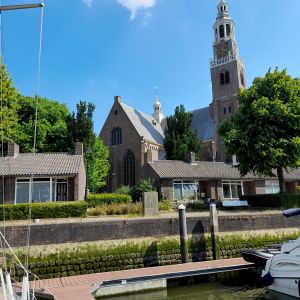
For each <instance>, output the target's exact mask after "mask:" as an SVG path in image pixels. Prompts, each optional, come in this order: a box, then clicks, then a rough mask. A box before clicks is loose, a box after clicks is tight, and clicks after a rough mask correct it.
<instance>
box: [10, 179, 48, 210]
mask: <svg viewBox="0 0 300 300" xmlns="http://www.w3.org/2000/svg"><path fill="white" fill-rule="evenodd" d="M39 178H47V179H48V178H49V181H33V180H34V179H39ZM18 180H28V181H24V183H25V182H26V183H29V199H28V202H26V203H32V185H33V183H39V182H49V185H50V199H49V201H48V202H53V201H52V180H53V179H52V177H47V176H43V177H16V181H15V201H14V203H15V204H18V203H17V185H18ZM19 183H20V184H22V182H19Z"/></svg>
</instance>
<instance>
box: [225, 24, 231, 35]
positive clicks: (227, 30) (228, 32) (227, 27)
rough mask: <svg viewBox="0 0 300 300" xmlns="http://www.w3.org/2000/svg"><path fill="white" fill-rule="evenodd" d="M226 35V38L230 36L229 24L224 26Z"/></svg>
mask: <svg viewBox="0 0 300 300" xmlns="http://www.w3.org/2000/svg"><path fill="white" fill-rule="evenodd" d="M226 34H227V36H230V34H231V27H230V24H226Z"/></svg>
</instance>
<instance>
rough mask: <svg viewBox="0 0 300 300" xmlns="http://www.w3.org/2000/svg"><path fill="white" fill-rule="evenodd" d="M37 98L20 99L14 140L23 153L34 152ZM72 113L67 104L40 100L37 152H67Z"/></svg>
mask: <svg viewBox="0 0 300 300" xmlns="http://www.w3.org/2000/svg"><path fill="white" fill-rule="evenodd" d="M36 103H37V101H36V98H32V97H24V96H23V97H20V100H19V109H18V117H19V120H18V125H17V128H16V130H15V133H14V140H15V142H16V143H17V144H19V146H20V148H21V151H22V152H25V153H26V152H32V150H33V139H34V123H35V110H36ZM69 117H70V112H69V110H68V108H67V106H66V105H65V104H61V103H59V102H57V101H54V100H49V99H46V98H39V99H38V118H37V120H38V121H37V137H36V151H37V152H63V151H67V150H68V149H67V146H68V143H67V141H66V138H67V120H68V119H69Z"/></svg>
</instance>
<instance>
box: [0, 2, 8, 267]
mask: <svg viewBox="0 0 300 300" xmlns="http://www.w3.org/2000/svg"><path fill="white" fill-rule="evenodd" d="M0 5H2V0H0ZM0 44H1V45H0V77H1V78H0V101H1V105H0V106H1V107H0V109H1V114H0V117H1V119H0V122H1V128H0V130H1V157H2V159H3V158H4V126H3V72H2V69H3V66H4V65H3V61H4V55H3V53H4V39H3V15H2V11H0ZM3 160H4V159H3ZM3 162H4V161H3ZM1 196H2V204H3V205H2V216H3V220H5V208H4V198H5V180H4V174H2V195H1ZM3 235H4V237H5V235H6V227H5V224H4V226H3ZM1 246H2V247H1V248H2V256H3V261H4V268H5V272H7V264H6V250H5V248H6V247H5V246H4V247H3V245H2V239H1Z"/></svg>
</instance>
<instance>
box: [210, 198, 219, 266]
mask: <svg viewBox="0 0 300 300" xmlns="http://www.w3.org/2000/svg"><path fill="white" fill-rule="evenodd" d="M209 211H210V232H211V242H212V252H213V259H214V260H216V259H220V247H219V236H218V234H219V223H218V212H217V207H216V203H215V201H214V200H212V199H211V200H210V205H209Z"/></svg>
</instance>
